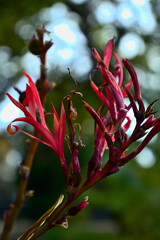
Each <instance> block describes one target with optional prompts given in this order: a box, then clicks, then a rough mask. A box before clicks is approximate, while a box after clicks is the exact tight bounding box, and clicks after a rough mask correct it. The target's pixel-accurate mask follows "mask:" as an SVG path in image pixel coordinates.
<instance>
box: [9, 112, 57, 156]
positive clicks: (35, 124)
mask: <svg viewBox="0 0 160 240" xmlns="http://www.w3.org/2000/svg"><path fill="white" fill-rule="evenodd" d="M13 122H26V123H28V124H30V125H32V126H33V127H34V128H35V129H37V131H38V132H39V134H40V135H41V136H42V137H43V139H44V140H45V141H46V143H47V144H49V145H50V146H51V148H52V149H53V150H54V151H55V152H56V153H57V154H58V150H57V143H56V141H55V138H54V137H53V135H52V134H51V132H49V130H48V129H46V128H44V127H43V126H42V125H41V124H40V123H39V122H37V121H35V120H34V119H33V118H31V117H22V118H16V119H15V120H13V121H12V122H11V123H10V125H11V124H12V123H13ZM8 127H9V126H8ZM9 128H10V127H9ZM17 128H18V127H17Z"/></svg>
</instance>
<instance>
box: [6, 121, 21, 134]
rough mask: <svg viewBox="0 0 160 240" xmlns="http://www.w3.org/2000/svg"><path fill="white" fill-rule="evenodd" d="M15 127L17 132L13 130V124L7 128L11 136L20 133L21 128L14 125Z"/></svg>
mask: <svg viewBox="0 0 160 240" xmlns="http://www.w3.org/2000/svg"><path fill="white" fill-rule="evenodd" d="M13 127H14V128H15V130H13V129H12V122H11V123H10V124H9V125H8V127H7V132H8V133H9V134H10V135H13V134H15V133H16V132H18V131H19V127H18V126H16V125H13Z"/></svg>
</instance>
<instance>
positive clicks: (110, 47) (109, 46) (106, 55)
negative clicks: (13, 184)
mask: <svg viewBox="0 0 160 240" xmlns="http://www.w3.org/2000/svg"><path fill="white" fill-rule="evenodd" d="M114 39H115V36H114V37H113V38H112V39H110V40H109V41H108V42H107V44H106V47H105V50H104V57H103V60H104V63H105V64H106V66H107V69H108V67H109V63H110V60H111V56H112V50H113V41H114Z"/></svg>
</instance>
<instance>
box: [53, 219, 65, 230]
mask: <svg viewBox="0 0 160 240" xmlns="http://www.w3.org/2000/svg"><path fill="white" fill-rule="evenodd" d="M53 225H56V226H60V227H63V228H65V229H67V228H68V220H67V219H66V218H65V217H62V218H61V219H59V220H58V221H57V222H56V223H53Z"/></svg>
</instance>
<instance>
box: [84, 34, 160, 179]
mask: <svg viewBox="0 0 160 240" xmlns="http://www.w3.org/2000/svg"><path fill="white" fill-rule="evenodd" d="M114 38H115V37H113V39H111V40H109V41H108V42H107V44H106V47H105V51H104V57H103V60H102V59H101V57H100V55H99V54H98V52H97V51H96V49H93V50H92V52H93V55H94V57H95V58H96V60H97V61H98V66H99V69H100V71H101V72H102V76H103V84H102V85H101V86H100V87H97V86H96V84H95V83H94V82H93V81H92V79H90V80H91V86H92V88H93V90H94V92H95V93H96V95H97V96H98V97H99V98H100V99H101V101H102V102H103V105H105V106H106V107H107V113H105V114H103V113H104V108H103V110H102V111H101V112H100V114H99V113H97V112H96V111H95V110H94V109H93V108H92V107H91V106H90V105H89V104H87V103H86V102H84V106H85V108H86V110H87V111H88V112H89V113H90V114H91V116H92V117H93V119H94V120H95V122H96V128H95V129H99V130H101V134H100V133H99V134H97V132H96V131H95V136H94V137H95V140H94V141H95V144H94V145H95V146H94V152H93V155H92V158H91V160H90V161H89V164H88V178H89V179H90V178H92V177H93V176H95V174H98V175H100V174H101V170H102V172H103V173H104V169H108V168H107V167H106V168H105V166H104V167H103V169H101V166H102V155H103V153H104V148H106V149H108V150H109V161H110V162H112V169H111V170H110V171H109V172H106V176H109V175H110V174H112V173H114V172H117V171H118V170H119V167H120V166H122V165H124V164H126V163H127V162H128V161H130V160H131V159H133V158H134V157H135V156H136V155H137V154H139V153H140V152H141V151H142V150H143V149H144V147H145V146H146V145H147V144H148V143H149V141H150V140H151V139H152V138H153V137H154V136H155V135H156V134H157V133H158V132H159V131H160V118H157V119H154V113H155V112H154V110H153V105H154V104H155V102H156V101H157V100H155V101H153V102H152V103H151V104H150V105H149V106H148V108H147V109H146V110H145V107H144V103H143V100H142V95H141V90H140V85H139V82H138V77H137V74H136V71H135V69H134V67H133V65H132V64H131V63H130V62H129V60H127V59H122V62H123V64H124V66H125V68H126V69H127V71H128V72H129V74H130V76H131V79H130V81H129V82H128V84H126V85H125V86H122V82H123V68H122V63H121V61H120V59H119V57H118V56H117V55H116V54H115V53H114V52H113V42H114ZM112 55H113V57H114V58H115V60H116V63H115V66H114V70H113V73H111V72H110V71H109V64H110V60H111V57H112ZM132 84H133V88H134V95H132V93H131V92H130V88H131V86H132ZM103 87H104V88H105V94H104V93H102V90H103ZM126 97H128V98H129V100H130V103H129V105H128V106H126V105H125V104H124V99H125V98H126ZM136 103H137V104H136ZM130 109H132V110H133V112H134V116H135V118H136V122H137V123H136V126H135V129H134V130H133V132H132V135H131V136H130V137H128V136H127V134H126V131H127V130H128V129H129V127H130V123H131V120H130V118H129V116H127V113H128V111H129V110H130ZM102 114H103V115H104V116H102ZM124 119H126V120H127V122H126V123H125V124H123V122H124ZM97 126H98V127H97ZM148 129H151V130H150V131H149V133H148V134H147V130H148ZM144 135H146V137H145V138H144V140H143V141H142V142H141V143H140V144H139V146H138V147H137V148H136V149H135V150H134V151H133V152H132V153H130V154H129V155H127V156H125V155H126V153H125V152H126V150H127V149H128V147H129V146H130V145H131V144H132V143H133V142H134V141H136V140H137V139H139V138H141V137H143V136H144ZM102 136H104V137H105V139H106V143H105V142H103V144H102V145H100V144H99V142H100V139H103V138H102ZM100 153H101V154H100ZM107 164H108V162H107ZM107 164H106V166H107Z"/></svg>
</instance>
